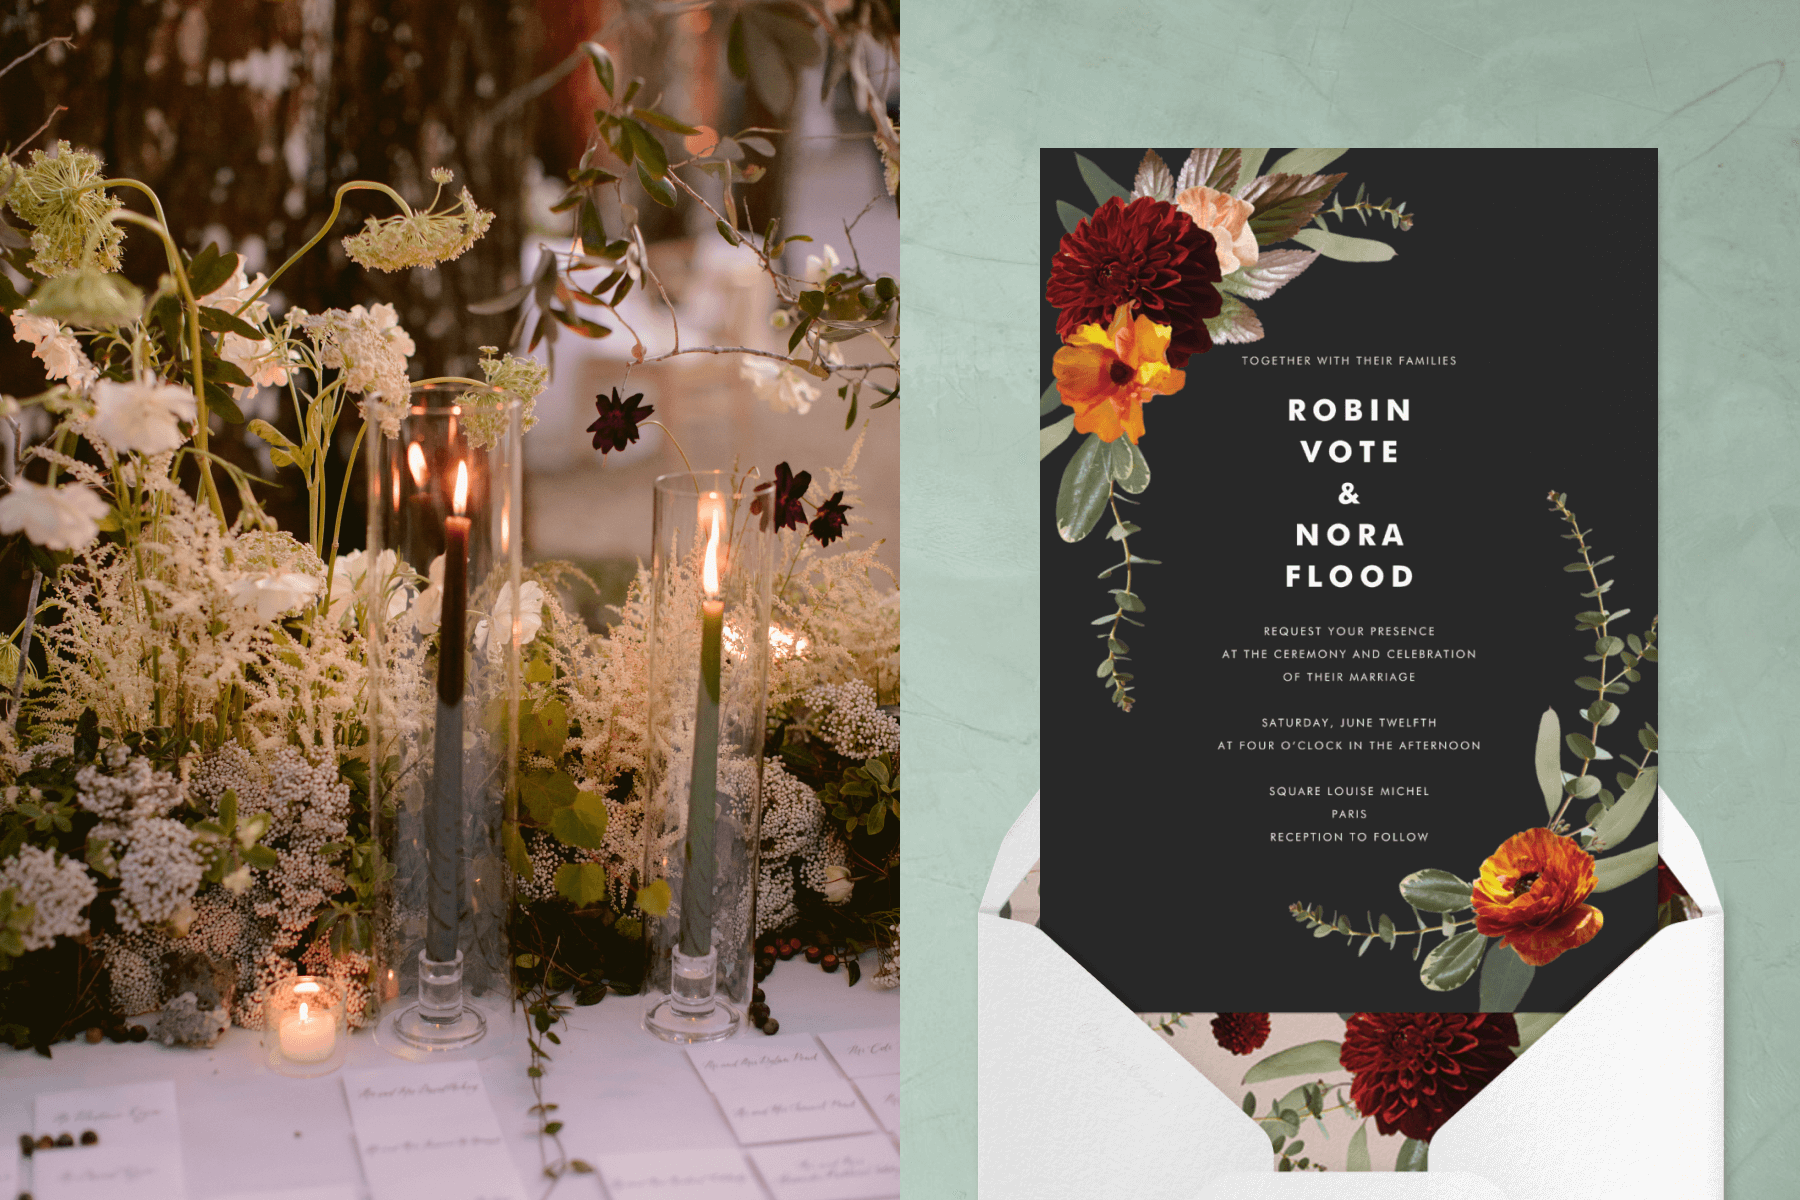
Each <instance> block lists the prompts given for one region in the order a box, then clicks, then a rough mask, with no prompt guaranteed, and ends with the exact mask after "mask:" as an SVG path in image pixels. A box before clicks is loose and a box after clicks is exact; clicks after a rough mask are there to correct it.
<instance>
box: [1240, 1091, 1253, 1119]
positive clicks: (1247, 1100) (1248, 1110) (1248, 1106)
mask: <svg viewBox="0 0 1800 1200" xmlns="http://www.w3.org/2000/svg"><path fill="white" fill-rule="evenodd" d="M1243 1108H1244V1115H1245V1116H1246V1117H1254V1116H1255V1115H1256V1093H1255V1092H1245V1093H1244V1104H1243Z"/></svg>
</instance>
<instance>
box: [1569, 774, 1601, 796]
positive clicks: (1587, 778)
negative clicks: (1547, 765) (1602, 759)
mask: <svg viewBox="0 0 1800 1200" xmlns="http://www.w3.org/2000/svg"><path fill="white" fill-rule="evenodd" d="M1567 787H1568V792H1569V795H1571V796H1573V797H1575V798H1576V799H1577V800H1588V799H1592V798H1593V797H1595V796H1598V795H1599V794H1600V781H1599V780H1598V779H1596V778H1595V777H1594V776H1592V775H1577V776H1576V777H1575V778H1573V779H1571V780H1569V782H1568V785H1567Z"/></svg>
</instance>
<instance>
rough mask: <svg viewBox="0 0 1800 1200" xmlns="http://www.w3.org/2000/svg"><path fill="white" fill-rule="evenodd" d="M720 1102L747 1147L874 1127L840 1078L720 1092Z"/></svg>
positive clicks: (824, 1077) (761, 1085)
mask: <svg viewBox="0 0 1800 1200" xmlns="http://www.w3.org/2000/svg"><path fill="white" fill-rule="evenodd" d="M718 1100H719V1108H720V1109H721V1110H722V1111H723V1112H724V1114H725V1119H726V1120H727V1121H729V1122H730V1123H731V1131H732V1132H733V1133H734V1134H736V1135H737V1140H738V1141H740V1142H742V1143H743V1144H744V1145H746V1146H752V1145H755V1144H757V1143H759V1142H787V1141H793V1140H795V1139H796V1138H819V1137H835V1136H837V1135H838V1134H844V1133H864V1132H868V1131H872V1130H873V1129H874V1128H875V1122H874V1120H873V1119H872V1118H871V1117H870V1116H869V1110H868V1109H866V1108H865V1107H863V1103H862V1101H861V1100H859V1099H857V1096H856V1092H855V1091H854V1090H853V1089H852V1088H851V1086H850V1085H849V1084H848V1083H847V1082H845V1081H844V1080H842V1079H839V1078H837V1077H836V1076H820V1077H817V1078H811V1079H797V1080H793V1081H791V1082H783V1083H781V1084H773V1083H765V1084H760V1085H758V1086H756V1087H750V1088H741V1089H734V1090H729V1091H726V1092H722V1093H720V1094H719V1097H718Z"/></svg>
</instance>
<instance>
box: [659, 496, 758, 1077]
mask: <svg viewBox="0 0 1800 1200" xmlns="http://www.w3.org/2000/svg"><path fill="white" fill-rule="evenodd" d="M759 482H760V481H759V480H758V479H757V477H756V476H755V474H754V473H752V474H750V475H747V476H738V475H733V474H731V473H729V472H725V471H698V472H681V473H679V474H674V475H665V476H663V477H662V478H660V479H658V480H657V481H656V494H655V515H654V526H653V538H654V541H653V544H652V548H651V556H650V573H651V592H652V603H651V619H650V645H649V651H648V655H647V658H648V672H647V673H648V678H649V704H648V713H647V716H648V728H649V745H648V747H647V749H646V753H645V766H644V787H645V788H646V792H645V795H646V804H645V821H644V829H645V846H644V870H643V882H644V885H645V886H646V887H647V888H648V892H646V893H641V894H646V895H649V896H652V897H659V899H653V900H651V901H650V902H649V903H647V904H644V905H643V907H644V908H645V912H644V930H645V939H646V943H647V946H646V950H647V954H648V962H647V964H646V967H647V969H646V972H645V981H644V1026H645V1028H647V1029H649V1030H650V1032H652V1033H654V1034H655V1035H656V1036H658V1037H660V1038H663V1039H665V1040H667V1041H672V1042H705V1041H714V1040H717V1039H719V1038H724V1037H730V1036H731V1035H732V1034H733V1033H735V1032H736V1031H737V1030H738V1028H739V1027H740V1025H741V1024H742V1023H743V1015H744V1010H745V1009H746V1008H747V1007H748V1005H749V1003H750V994H751V991H752V989H753V988H754V986H755V975H754V966H753V964H754V961H755V959H754V955H753V953H752V947H751V939H752V937H753V935H754V933H755V930H756V877H757V851H758V845H759V842H760V838H761V828H760V826H761V817H762V763H763V722H764V709H765V707H766V704H767V698H768V683H769V604H770V595H771V585H772V582H773V577H774V572H773V547H774V533H773V521H772V519H771V512H770V505H769V502H768V493H767V492H764V493H761V495H762V497H763V503H762V504H761V505H758V504H757V503H756V501H757V498H758V492H757V490H756V488H757V484H758V483H759ZM753 508H760V509H761V510H762V511H761V512H753V511H752V509H753ZM658 884H661V885H663V886H662V887H658V886H657V885H658ZM664 903H666V905H667V907H666V908H665V909H664V910H663V911H662V912H660V913H658V912H655V911H652V909H653V908H656V907H661V906H662V905H663V904H664Z"/></svg>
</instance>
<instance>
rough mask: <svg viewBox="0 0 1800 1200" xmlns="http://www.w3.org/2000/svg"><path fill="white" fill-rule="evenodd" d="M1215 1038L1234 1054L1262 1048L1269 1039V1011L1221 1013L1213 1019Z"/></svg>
mask: <svg viewBox="0 0 1800 1200" xmlns="http://www.w3.org/2000/svg"><path fill="white" fill-rule="evenodd" d="M1212 1031H1213V1040H1214V1041H1216V1042H1218V1043H1219V1045H1220V1046H1222V1047H1223V1048H1225V1049H1227V1050H1229V1051H1231V1052H1232V1053H1233V1054H1248V1053H1250V1052H1251V1051H1252V1050H1260V1049H1262V1045H1263V1043H1264V1042H1266V1041H1268V1040H1269V1014H1268V1013H1220V1014H1219V1015H1218V1016H1216V1017H1214V1018H1213V1019H1212Z"/></svg>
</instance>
